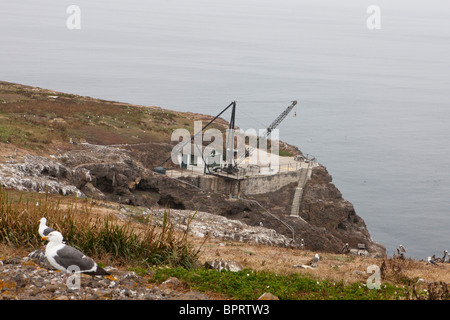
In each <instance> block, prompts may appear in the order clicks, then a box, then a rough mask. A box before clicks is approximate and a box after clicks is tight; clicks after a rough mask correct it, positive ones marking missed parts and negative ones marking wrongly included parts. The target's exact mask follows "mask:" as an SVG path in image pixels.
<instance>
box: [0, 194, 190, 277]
mask: <svg viewBox="0 0 450 320" xmlns="http://www.w3.org/2000/svg"><path fill="white" fill-rule="evenodd" d="M25 195H26V196H27V198H26V199H25V198H24V194H22V193H18V192H14V193H11V194H10V192H8V191H7V190H5V189H3V188H1V187H0V242H3V243H7V244H9V245H11V246H14V247H31V248H38V247H40V246H42V241H41V239H40V236H39V234H38V220H39V219H40V218H41V217H46V218H47V220H48V221H50V222H51V223H49V224H48V226H49V227H52V228H54V229H57V230H59V231H61V233H62V234H63V235H64V237H65V238H66V239H68V241H69V242H70V244H71V245H72V246H75V247H77V248H78V249H80V250H81V251H83V252H84V253H86V254H87V255H90V256H95V257H111V258H113V259H114V260H115V261H122V262H123V263H124V264H133V265H141V266H145V267H148V266H152V265H169V266H172V267H180V266H181V267H184V268H187V269H189V268H192V267H193V266H195V265H196V263H197V259H198V252H199V251H198V250H194V248H193V247H192V246H191V245H190V244H189V243H188V241H187V231H186V232H178V231H175V230H174V226H173V225H172V223H171V220H170V219H169V215H170V212H169V211H165V213H164V219H163V221H162V226H161V227H157V226H155V225H153V224H152V223H150V221H147V223H146V224H140V225H141V226H142V228H133V227H132V226H131V222H126V223H123V222H122V223H121V222H120V221H118V220H117V219H116V218H114V217H113V216H99V215H94V214H92V212H91V207H92V202H89V201H88V200H86V199H85V200H79V199H73V198H72V199H71V198H68V202H67V203H63V202H62V201H61V198H59V197H55V196H49V195H48V194H45V195H40V196H39V197H37V198H36V197H30V194H28V193H26V194H25ZM34 195H36V194H34Z"/></svg>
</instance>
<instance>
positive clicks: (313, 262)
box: [309, 253, 320, 267]
mask: <svg viewBox="0 0 450 320" xmlns="http://www.w3.org/2000/svg"><path fill="white" fill-rule="evenodd" d="M319 259H320V258H319V254H318V253H316V254H315V255H314V258H312V259H311V261H310V262H309V265H310V266H311V267H317V264H318V263H319Z"/></svg>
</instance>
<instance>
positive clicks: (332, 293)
mask: <svg viewBox="0 0 450 320" xmlns="http://www.w3.org/2000/svg"><path fill="white" fill-rule="evenodd" d="M169 277H177V278H178V279H180V280H181V281H183V282H184V283H185V284H186V285H187V286H188V287H189V288H190V289H194V290H198V291H202V292H208V291H209V292H216V293H220V294H223V295H224V296H226V297H229V298H231V297H232V298H234V299H238V300H254V299H258V297H260V296H261V295H262V294H263V293H265V292H270V293H272V294H274V295H275V296H277V297H279V298H280V299H285V300H323V299H326V300H392V299H405V298H406V297H407V296H408V292H409V291H408V290H407V289H405V288H402V287H397V286H395V285H392V284H386V285H383V286H382V287H381V288H380V289H378V290H375V289H369V288H367V287H366V285H365V284H362V283H353V284H349V285H344V283H343V282H342V281H341V282H333V281H330V280H317V279H313V278H310V277H308V276H305V275H301V274H297V273H296V274H290V275H281V274H277V273H274V272H266V271H259V272H257V271H252V270H251V269H245V270H242V271H239V272H231V271H220V272H219V271H217V270H214V269H211V270H210V269H191V270H186V269H183V268H173V269H168V268H158V269H156V270H155V271H154V277H153V281H158V282H159V281H161V282H162V281H165V280H166V279H168V278H169Z"/></svg>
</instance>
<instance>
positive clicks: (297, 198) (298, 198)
mask: <svg viewBox="0 0 450 320" xmlns="http://www.w3.org/2000/svg"><path fill="white" fill-rule="evenodd" d="M311 171H312V168H310V167H308V168H302V169H301V172H300V177H299V179H298V185H297V188H296V189H295V194H294V199H293V200H292V207H291V216H296V217H300V216H299V211H300V204H301V202H302V196H303V188H304V187H305V184H306V182H307V181H308V179H309V177H310V176H311Z"/></svg>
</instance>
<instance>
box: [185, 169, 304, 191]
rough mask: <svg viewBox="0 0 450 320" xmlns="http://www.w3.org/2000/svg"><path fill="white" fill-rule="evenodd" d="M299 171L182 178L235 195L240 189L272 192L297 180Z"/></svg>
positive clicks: (199, 185) (213, 189)
mask: <svg viewBox="0 0 450 320" xmlns="http://www.w3.org/2000/svg"><path fill="white" fill-rule="evenodd" d="M300 172H301V171H300V170H298V171H290V172H283V173H278V174H274V175H261V176H251V177H248V178H245V179H242V180H235V179H228V178H222V177H217V176H213V175H203V176H197V177H183V178H182V179H183V180H186V181H188V182H190V183H192V184H194V185H196V186H198V187H199V188H201V189H203V190H211V191H215V192H222V193H228V194H232V195H237V193H238V191H239V190H240V192H244V193H245V194H248V195H251V194H262V193H267V192H274V191H277V190H279V189H281V188H282V187H284V186H286V185H288V184H290V183H292V182H298V179H299V178H300Z"/></svg>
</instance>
